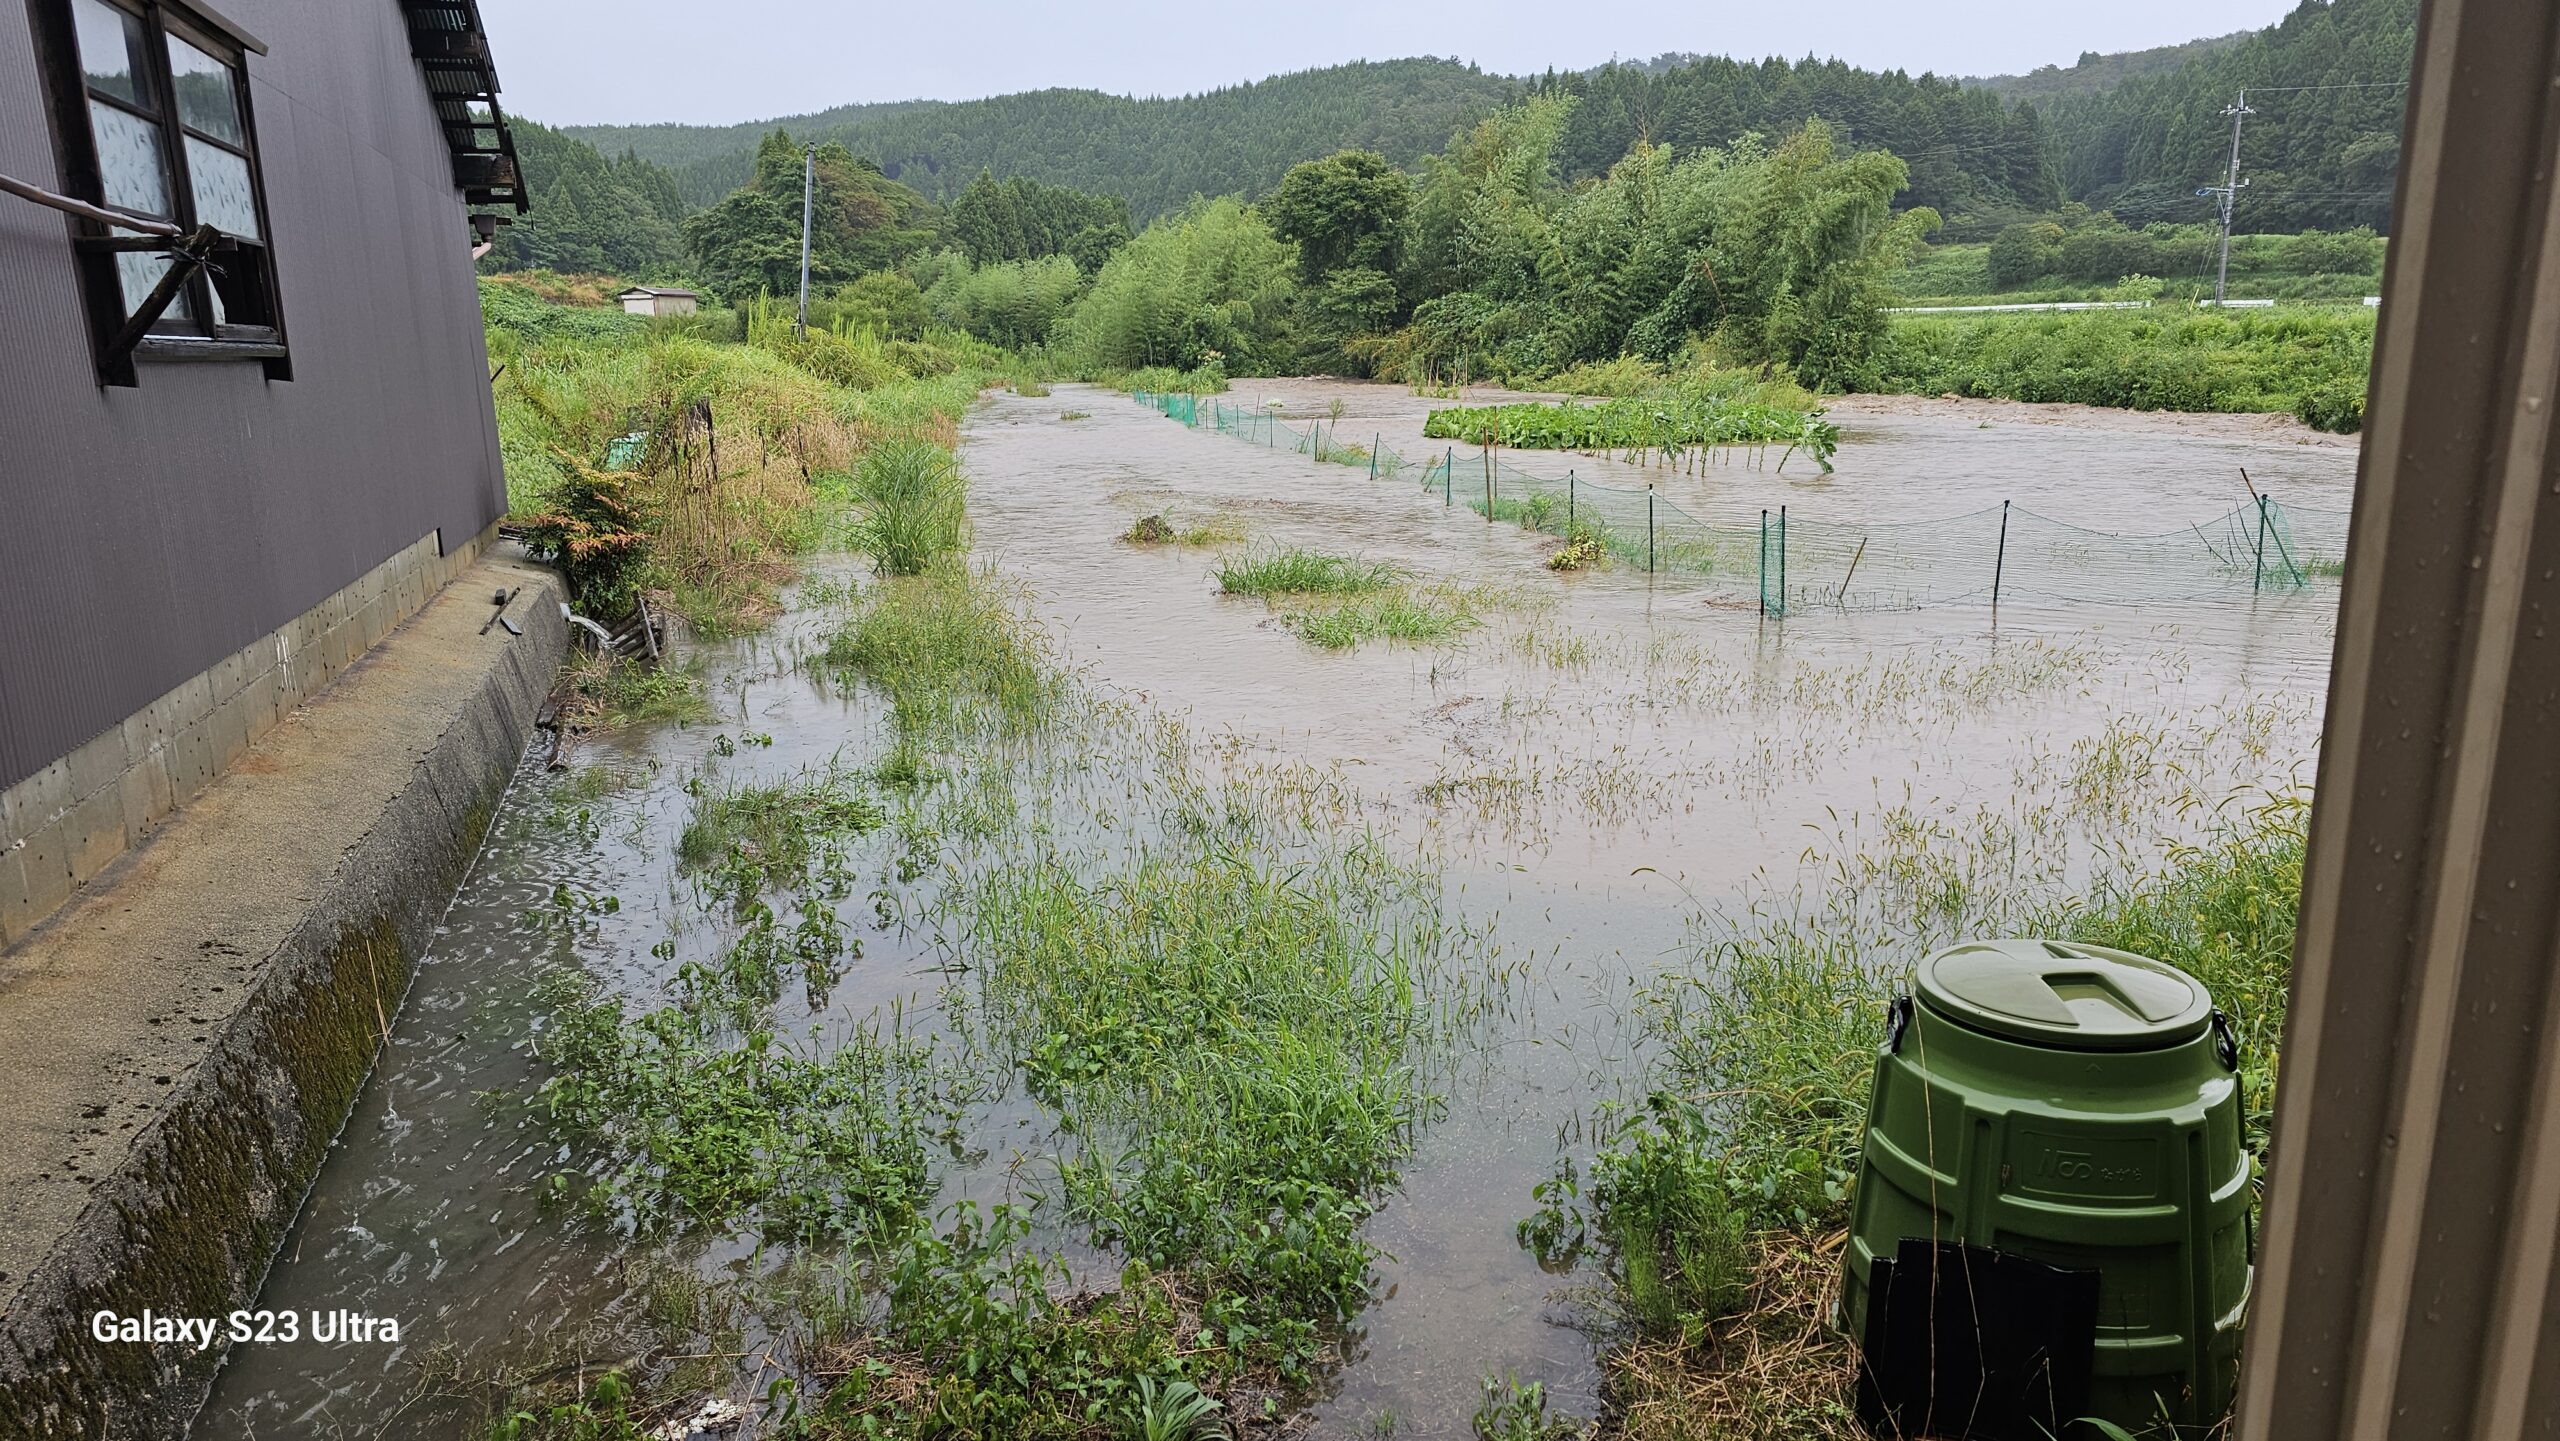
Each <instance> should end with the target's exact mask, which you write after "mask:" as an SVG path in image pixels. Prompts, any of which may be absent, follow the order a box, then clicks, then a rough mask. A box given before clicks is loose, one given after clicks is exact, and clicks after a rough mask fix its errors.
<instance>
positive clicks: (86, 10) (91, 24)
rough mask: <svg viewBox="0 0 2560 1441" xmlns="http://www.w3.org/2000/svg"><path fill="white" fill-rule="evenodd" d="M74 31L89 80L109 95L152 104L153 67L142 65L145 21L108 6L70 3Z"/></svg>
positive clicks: (97, 0)
mask: <svg viewBox="0 0 2560 1441" xmlns="http://www.w3.org/2000/svg"><path fill="white" fill-rule="evenodd" d="M71 20H72V25H73V28H74V29H76V30H77V31H78V32H79V35H80V68H81V70H82V71H84V72H86V74H87V77H88V81H89V83H90V84H91V85H93V86H95V87H97V88H98V89H99V90H101V91H104V92H105V93H107V94H109V95H114V96H117V97H119V98H121V99H125V100H130V101H132V102H133V103H134V104H136V105H139V106H141V107H143V108H144V109H146V110H148V109H152V108H154V107H153V106H152V103H151V68H150V67H149V66H148V65H145V64H144V63H143V57H144V56H145V55H146V54H148V53H149V52H148V51H146V50H144V49H143V48H142V44H143V42H142V22H141V21H140V20H139V19H137V18H135V17H134V16H131V15H128V14H126V13H125V12H123V11H121V10H119V9H117V8H116V7H114V6H113V5H109V4H107V3H106V0H71Z"/></svg>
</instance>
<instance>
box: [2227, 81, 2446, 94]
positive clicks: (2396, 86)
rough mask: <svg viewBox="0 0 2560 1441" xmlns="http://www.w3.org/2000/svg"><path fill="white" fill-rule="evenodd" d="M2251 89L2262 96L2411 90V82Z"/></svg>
mask: <svg viewBox="0 0 2560 1441" xmlns="http://www.w3.org/2000/svg"><path fill="white" fill-rule="evenodd" d="M2249 88H2250V89H2252V90H2255V91H2257V92H2258V93H2259V94H2261V95H2274V94H2278V93H2283V92H2299V91H2304V90H2406V89H2408V88H2409V82H2408V81H2406V80H2346V81H2341V82H2339V83H2338V84H2335V85H2252V86H2250V87H2249Z"/></svg>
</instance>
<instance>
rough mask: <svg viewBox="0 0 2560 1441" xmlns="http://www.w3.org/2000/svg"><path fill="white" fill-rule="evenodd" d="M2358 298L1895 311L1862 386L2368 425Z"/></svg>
mask: <svg viewBox="0 0 2560 1441" xmlns="http://www.w3.org/2000/svg"><path fill="white" fill-rule="evenodd" d="M2373 324H2374V312H2373V311H2372V310H2371V309H2370V308H2368V307H2365V306H2362V305H2358V306H2354V307H2323V308H2302V309H2292V308H2287V309H2278V310H2234V311H2217V310H2202V309H2191V308H2187V307H2183V306H2173V307H2159V308H2152V309H2145V310H2108V311H2066V312H2024V313H2017V312H2010V313H1999V314H1990V315H1897V316H1894V317H1893V323H1892V325H1891V327H1890V328H1889V329H1888V331H1887V332H1886V336H1885V340H1884V343H1883V344H1882V345H1881V346H1879V347H1878V348H1877V352H1876V358H1875V367H1874V369H1873V371H1872V372H1871V373H1870V374H1869V375H1868V376H1867V377H1865V379H1864V380H1863V382H1862V383H1861V384H1860V386H1859V387H1858V388H1860V389H1865V390H1875V391H1883V392H1888V393H1891V392H1899V393H1903V394H1912V395H1941V394H1950V395H1963V396H1986V397H1987V396H1997V397H2000V398H2003V399H2008V400H2036V401H2070V402H2075V403H2077V404H2081V405H2110V406H2121V407H2123V408H2125V409H2129V410H2207V411H2217V410H2218V411H2286V412H2290V413H2292V414H2294V415H2295V416H2298V417H2299V418H2301V419H2302V420H2303V421H2304V422H2305V423H2306V424H2309V425H2312V426H2316V427H2318V428H2319V429H2322V430H2329V431H2337V432H2342V433H2347V434H2352V433H2354V432H2356V431H2358V430H2361V429H2362V428H2363V426H2364V393H2365V378H2366V373H2367V371H2368V369H2369V368H2370V366H2371V363H2372V358H2373Z"/></svg>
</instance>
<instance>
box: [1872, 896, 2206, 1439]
mask: <svg viewBox="0 0 2560 1441" xmlns="http://www.w3.org/2000/svg"><path fill="white" fill-rule="evenodd" d="M1888 1033H1889V1039H1888V1040H1887V1042H1886V1044H1885V1046H1884V1047H1883V1049H1882V1051H1881V1052H1880V1054H1879V1056H1878V1059H1877V1063H1876V1078H1875V1089H1874V1094H1873V1100H1872V1103H1871V1106H1870V1109H1869V1111H1868V1130H1867V1138H1866V1145H1865V1147H1864V1158H1863V1160H1862V1162H1861V1164H1860V1169H1859V1177H1858V1185H1857V1190H1856V1194H1855V1200H1854V1203H1853V1206H1852V1210H1851V1217H1850V1228H1849V1240H1848V1245H1847V1256H1846V1262H1845V1268H1846V1275H1845V1276H1844V1278H1843V1285H1842V1291H1841V1301H1840V1314H1839V1319H1840V1321H1841V1322H1842V1324H1843V1328H1844V1329H1845V1330H1846V1332H1847V1334H1848V1335H1849V1336H1850V1337H1851V1338H1852V1339H1859V1338H1864V1337H1866V1336H1867V1334H1868V1333H1867V1325H1866V1323H1867V1310H1868V1303H1869V1300H1870V1296H1871V1286H1870V1278H1871V1276H1874V1275H1876V1274H1877V1273H1876V1272H1875V1270H1874V1267H1875V1263H1876V1260H1877V1259H1878V1258H1879V1257H1886V1258H1891V1257H1893V1256H1894V1255H1895V1254H1896V1252H1897V1251H1898V1250H1899V1249H1900V1248H1901V1246H1902V1243H1903V1242H1904V1241H1905V1240H1907V1239H1914V1238H1917V1239H1920V1240H1925V1241H1929V1242H1933V1243H1948V1242H1954V1243H1962V1244H1964V1245H1967V1246H1972V1247H1981V1248H1987V1249H1989V1250H1992V1251H1995V1252H2000V1253H2005V1254H2008V1255H2015V1256H2023V1257H2026V1258H2029V1259H2031V1260H2033V1261H2038V1262H2042V1263H2044V1264H2045V1265H2048V1266H2053V1267H2059V1268H2064V1269H2065V1270H2069V1271H2094V1272H2096V1273H2097V1278H2098V1279H2097V1285H2096V1291H2097V1319H2096V1329H2095V1332H2094V1345H2093V1348H2092V1352H2091V1360H2090V1366H2089V1381H2088V1394H2087V1405H2088V1410H2087V1411H2086V1412H2085V1413H2084V1414H2087V1415H2092V1416H2098V1417H2102V1418H2104V1419H2107V1420H2110V1421H2114V1422H2117V1423H2119V1424H2121V1425H2123V1426H2125V1427H2127V1428H2128V1429H2130V1430H2134V1431H2136V1432H2137V1433H2141V1432H2143V1431H2145V1430H2146V1429H2147V1428H2158V1427H2160V1426H2161V1425H2162V1423H2164V1422H2166V1423H2171V1424H2174V1425H2175V1426H2177V1427H2178V1428H2181V1429H2184V1428H2187V1427H2197V1428H2201V1427H2205V1426H2209V1425H2211V1424H2212V1423H2213V1422H2214V1421H2215V1420H2216V1419H2218V1418H2219V1417H2220V1416H2221V1415H2222V1414H2223V1412H2224V1410H2225V1408H2226V1407H2227V1406H2228V1405H2229V1403H2230V1400H2231V1396H2232V1392H2233V1388H2234V1386H2235V1384H2236V1382H2237V1379H2238V1372H2239V1361H2240V1326H2241V1321H2242V1317H2243V1314H2244V1312H2245V1310H2246V1308H2247V1304H2248V1297H2249V1268H2250V1260H2251V1256H2250V1249H2251V1242H2250V1235H2249V1185H2250V1177H2251V1162H2250V1158H2249V1155H2248V1153H2247V1151H2246V1150H2245V1149H2244V1148H2243V1146H2242V1144H2241V1136H2240V1095H2239V1085H2238V1078H2237V1076H2236V1074H2235V1072H2236V1070H2237V1065H2238V1059H2237V1051H2236V1048H2235V1047H2234V1043H2233V1041H2232V1038H2231V1033H2230V1030H2229V1028H2228V1027H2227V1026H2226V1025H2225V1024H2224V1023H2223V1020H2222V1017H2221V1015H2220V1013H2218V1012H2217V1011H2215V1010H2214V1009H2213V1002H2212V998H2211V997H2210V996H2209V995H2208V994H2207V993H2206V991H2205V988H2204V986H2203V984H2202V983H2200V982H2198V981H2197V980H2196V979H2195V978H2194V977H2192V976H2189V975H2188V974H2186V973H2185V972H2184V971H2181V970H2178V969H2177V968H2175V967H2173V966H2169V965H2165V964H2163V963H2161V962H2159V961H2155V960H2151V959H2149V958H2147V957H2143V956H2137V955H2132V954H2130V953H2127V952H2124V951H2116V950H2109V949H2106V948H2104V947H2100V946H2086V945H2079V944H2075V943H2069V942H2057V941H2043V940H2001V941H1981V942H1974V943H1970V944H1966V945H1959V946H1952V947H1949V948H1948V949H1946V950H1942V951H1939V952H1937V953H1936V954H1934V955H1931V956H1930V957H1929V958H1928V959H1926V960H1924V961H1922V962H1921V963H1920V965H1919V967H1918V968H1917V971H1916V972H1915V974H1914V976H1913V984H1912V993H1911V995H1910V996H1908V997H1906V998H1904V999H1903V1000H1901V1001H1898V1002H1897V1003H1896V1005H1895V1008H1894V1011H1893V1014H1892V1016H1891V1018H1890V1023H1889V1025H1888ZM1873 1359H1874V1358H1870V1364H1871V1366H1872V1363H1873ZM2065 1419H2072V1418H2065Z"/></svg>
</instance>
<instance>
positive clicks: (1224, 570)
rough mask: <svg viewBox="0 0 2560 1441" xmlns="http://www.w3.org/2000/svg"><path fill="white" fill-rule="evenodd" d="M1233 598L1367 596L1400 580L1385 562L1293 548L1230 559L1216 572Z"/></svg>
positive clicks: (1222, 563) (1219, 583)
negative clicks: (1237, 596)
mask: <svg viewBox="0 0 2560 1441" xmlns="http://www.w3.org/2000/svg"><path fill="white" fill-rule="evenodd" d="M1214 573H1215V574H1216V575H1217V577H1218V588H1219V589H1220V590H1223V591H1225V592H1226V593H1227V594H1229V595H1258V596H1291V595H1366V594H1368V593H1370V592H1372V591H1378V590H1384V589H1386V588H1387V587H1388V586H1390V585H1393V584H1394V583H1395V580H1396V574H1397V572H1396V568H1395V567H1394V566H1392V565H1389V564H1387V563H1385V562H1384V561H1369V560H1360V559H1357V558H1355V557H1351V556H1342V555H1326V554H1324V553H1323V552H1321V551H1313V550H1299V549H1296V548H1291V549H1288V550H1279V551H1260V552H1256V553H1253V554H1249V555H1237V556H1229V557H1227V558H1226V559H1224V560H1221V561H1219V562H1218V565H1217V569H1216V571H1215V572H1214Z"/></svg>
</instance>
